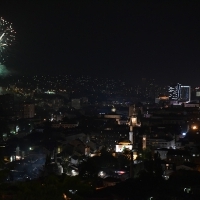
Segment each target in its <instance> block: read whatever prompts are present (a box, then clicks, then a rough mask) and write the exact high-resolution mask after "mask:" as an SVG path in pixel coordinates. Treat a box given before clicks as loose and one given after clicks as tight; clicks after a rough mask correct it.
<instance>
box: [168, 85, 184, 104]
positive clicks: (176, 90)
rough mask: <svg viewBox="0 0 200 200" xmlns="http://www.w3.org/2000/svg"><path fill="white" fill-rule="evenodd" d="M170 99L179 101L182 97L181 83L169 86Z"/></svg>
mask: <svg viewBox="0 0 200 200" xmlns="http://www.w3.org/2000/svg"><path fill="white" fill-rule="evenodd" d="M168 92H169V99H170V100H172V101H179V100H180V98H181V84H179V83H178V84H177V85H173V86H169V90H168Z"/></svg>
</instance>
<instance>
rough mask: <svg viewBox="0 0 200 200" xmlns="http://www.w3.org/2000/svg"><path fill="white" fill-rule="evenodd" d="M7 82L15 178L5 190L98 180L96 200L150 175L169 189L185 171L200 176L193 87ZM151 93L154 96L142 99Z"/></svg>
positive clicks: (64, 79)
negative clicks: (51, 181)
mask: <svg viewBox="0 0 200 200" xmlns="http://www.w3.org/2000/svg"><path fill="white" fill-rule="evenodd" d="M58 78H59V79H58ZM5 80H6V81H8V82H9V84H7V83H6V81H4V82H3V83H2V90H1V91H2V94H1V95H0V105H1V129H0V133H1V158H2V162H3V163H4V164H3V165H2V166H1V168H2V172H3V171H4V169H5V168H6V170H9V171H7V172H6V174H5V178H4V179H2V180H1V181H3V182H9V183H13V182H18V181H27V180H29V181H31V180H37V179H39V178H41V177H44V176H47V175H50V174H52V173H53V174H55V175H56V176H60V175H61V174H65V175H66V176H67V177H79V178H81V179H83V180H84V181H85V184H89V180H91V178H92V177H94V176H97V177H98V178H97V179H98V180H97V179H95V178H92V180H93V182H94V183H93V187H92V188H91V189H92V190H93V195H94V198H96V197H95V196H96V195H97V196H98V194H97V193H96V192H97V191H98V190H97V189H98V188H102V189H101V191H102V192H103V191H104V188H107V187H109V186H113V187H118V184H122V185H123V184H126V182H127V181H128V180H133V182H132V183H131V184H135V182H134V181H136V182H137V177H141V175H140V173H142V172H144V170H145V171H146V172H145V173H147V172H148V173H149V175H150V174H151V173H154V172H153V171H156V174H155V177H160V178H161V179H162V180H163V181H166V182H163V184H168V183H169V182H168V181H170V180H171V179H172V177H174V175H175V174H176V173H179V172H182V171H181V170H190V171H191V172H193V171H196V172H198V171H199V165H200V148H199V147H200V138H199V127H200V111H199V101H198V99H197V96H196V89H194V90H193V89H192V88H191V87H190V86H182V85H180V84H178V85H176V86H175V87H170V89H169V93H168V91H166V89H167V87H166V86H158V85H157V86H155V87H154V85H156V80H154V85H153V84H152V85H151V86H150V87H148V85H144V83H145V82H144V79H142V85H138V86H135V87H134V86H133V85H130V84H127V83H126V82H125V81H124V82H123V81H121V80H111V79H93V78H92V77H83V76H82V77H71V76H67V75H66V76H59V77H53V76H42V77H39V76H34V78H33V79H31V78H28V77H25V76H24V77H9V78H6V79H5ZM145 81H146V79H145ZM92 83H93V84H92ZM94 83H95V84H94ZM144 88H145V89H144ZM143 90H145V91H146V94H151V95H150V96H149V95H147V96H144V95H141V94H143V92H144V91H143ZM192 91H194V92H193V93H192ZM197 94H198V93H197ZM190 97H191V98H194V100H193V99H192V100H190ZM171 100H173V101H171ZM174 100H176V101H177V102H178V103H177V102H176V103H174ZM189 100H190V101H189ZM95 160H96V161H95ZM95 162H97V163H99V164H98V165H95ZM11 166H12V167H11ZM150 166H151V167H150ZM155 166H157V168H155ZM13 169H14V170H15V171H14V172H13ZM152 170H153V171H152ZM45 174H46V175H45ZM155 177H154V175H153V177H152V180H153V179H154V178H155ZM122 187H123V186H122ZM166 187H168V186H166ZM185 187H187V185H185ZM180 189H181V188H180ZM193 190H195V189H193ZM95 191H96V192H95ZM98 192H99V191H98ZM115 194H116V195H119V194H117V193H116V191H115ZM183 194H185V193H184V191H183ZM66 195H69V196H70V197H73V195H75V194H73V193H66ZM77 195H81V196H84V195H83V194H82V193H79V192H78V193H77ZM88 195H89V194H87V195H86V196H87V198H89V196H88ZM104 195H105V194H104ZM107 195H108V194H107ZM129 195H130V197H131V195H132V194H131V193H130V194H129ZM148 195H149V194H147V196H148ZM157 195H158V194H157ZM159 195H161V194H159ZM86 196H85V198H86Z"/></svg>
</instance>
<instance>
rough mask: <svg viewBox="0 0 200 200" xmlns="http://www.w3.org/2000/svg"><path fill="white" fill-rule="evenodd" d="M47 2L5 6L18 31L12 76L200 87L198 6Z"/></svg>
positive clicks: (5, 2) (1, 2)
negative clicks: (143, 80)
mask: <svg viewBox="0 0 200 200" xmlns="http://www.w3.org/2000/svg"><path fill="white" fill-rule="evenodd" d="M47 2H48V1H47V0H46V1H43V0H40V1H39V0H26V1H25V0H24V1H20V0H13V1H9V0H0V13H1V14H0V15H1V16H2V17H4V18H5V19H6V20H8V21H10V22H12V23H13V27H14V29H15V30H16V32H17V35H16V37H17V40H16V42H15V44H14V45H13V47H12V50H11V52H10V57H9V60H8V62H7V66H8V68H9V69H14V70H15V71H16V72H18V73H19V74H20V73H25V74H31V73H34V74H44V73H48V74H72V75H73V74H77V75H82V74H83V75H87V74H88V75H90V76H96V77H101V76H102V77H111V78H122V79H125V78H126V79H127V80H128V81H133V83H136V81H138V80H140V79H141V78H142V77H146V78H155V79H156V80H157V82H158V83H166V84H169V83H170V82H180V83H183V84H187V85H199V86H200V1H175V0H173V1H164V0H163V1H128V0H126V1H125V0H122V1H117V0H115V1H114V0H113V1H109V0H101V1H100V0H99V1H97V0H91V1H89V0H85V1H84V0H81V1H76V0H71V1H67V0H63V1H61V0H55V1H53V0H49V2H50V3H47ZM137 2H140V3H137ZM141 2H142V3H141ZM147 2H148V3H147ZM149 2H151V3H149ZM152 2H153V3H152Z"/></svg>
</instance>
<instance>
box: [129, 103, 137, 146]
mask: <svg viewBox="0 0 200 200" xmlns="http://www.w3.org/2000/svg"><path fill="white" fill-rule="evenodd" d="M136 125H137V114H136V112H135V105H134V107H133V113H132V115H131V116H130V122H129V126H130V132H129V140H130V141H131V144H133V143H134V141H133V127H135V126H136Z"/></svg>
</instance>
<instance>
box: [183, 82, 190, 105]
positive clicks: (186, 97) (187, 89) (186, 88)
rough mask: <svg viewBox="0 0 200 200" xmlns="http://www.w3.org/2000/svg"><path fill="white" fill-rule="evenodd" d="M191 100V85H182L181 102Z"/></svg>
mask: <svg viewBox="0 0 200 200" xmlns="http://www.w3.org/2000/svg"><path fill="white" fill-rule="evenodd" d="M190 100H191V87H190V86H183V85H182V86H181V99H180V101H181V102H190Z"/></svg>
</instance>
